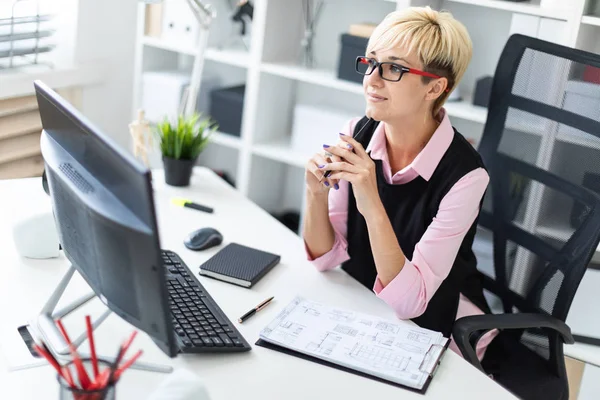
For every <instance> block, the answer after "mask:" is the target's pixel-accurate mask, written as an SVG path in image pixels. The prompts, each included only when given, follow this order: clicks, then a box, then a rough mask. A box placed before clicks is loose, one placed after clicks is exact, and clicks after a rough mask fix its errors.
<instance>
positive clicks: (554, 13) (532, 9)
mask: <svg viewBox="0 0 600 400" xmlns="http://www.w3.org/2000/svg"><path fill="white" fill-rule="evenodd" d="M448 1H449V2H451V3H463V4H471V5H474V6H481V7H486V8H495V9H497V10H504V11H512V12H516V13H520V14H529V15H536V16H538V17H547V18H553V19H559V20H562V21H566V20H567V18H568V16H569V13H568V12H567V10H566V9H559V8H541V7H540V6H539V5H538V4H530V3H527V2H524V3H517V2H511V1H506V0H448Z"/></svg>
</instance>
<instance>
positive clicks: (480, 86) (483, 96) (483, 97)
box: [473, 76, 494, 107]
mask: <svg viewBox="0 0 600 400" xmlns="http://www.w3.org/2000/svg"><path fill="white" fill-rule="evenodd" d="M493 82H494V78H493V77H492V76H484V77H482V78H479V79H477V82H476V83H475V94H474V96H473V105H475V106H481V107H487V106H488V105H489V102H490V95H491V94H492V83H493Z"/></svg>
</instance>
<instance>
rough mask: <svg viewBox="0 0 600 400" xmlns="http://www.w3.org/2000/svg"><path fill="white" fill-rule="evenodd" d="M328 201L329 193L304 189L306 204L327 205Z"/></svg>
mask: <svg viewBox="0 0 600 400" xmlns="http://www.w3.org/2000/svg"><path fill="white" fill-rule="evenodd" d="M328 200H329V191H325V190H319V191H318V192H313V191H312V190H310V189H309V188H306V201H307V202H309V203H310V202H321V203H322V202H325V203H327V202H328Z"/></svg>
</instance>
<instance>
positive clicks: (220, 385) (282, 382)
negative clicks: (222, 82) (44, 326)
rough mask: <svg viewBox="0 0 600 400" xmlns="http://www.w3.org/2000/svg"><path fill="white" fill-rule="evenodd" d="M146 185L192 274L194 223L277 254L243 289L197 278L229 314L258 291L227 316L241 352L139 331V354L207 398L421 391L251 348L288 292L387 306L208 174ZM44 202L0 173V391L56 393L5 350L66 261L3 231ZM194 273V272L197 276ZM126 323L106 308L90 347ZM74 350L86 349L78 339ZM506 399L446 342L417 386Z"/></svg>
mask: <svg viewBox="0 0 600 400" xmlns="http://www.w3.org/2000/svg"><path fill="white" fill-rule="evenodd" d="M154 189H155V192H156V196H155V197H156V206H157V214H158V225H159V229H160V234H161V246H162V248H165V249H170V250H173V251H175V252H177V253H178V254H179V255H180V256H181V257H182V258H183V260H184V261H185V262H186V263H187V264H188V266H189V267H190V269H191V270H192V272H194V273H196V274H197V271H198V266H199V265H200V264H201V263H202V262H203V261H205V260H206V259H208V258H209V257H210V256H212V255H213V254H215V253H216V252H217V251H218V250H219V249H220V248H221V247H222V246H219V247H216V248H213V249H210V250H207V251H205V252H192V251H190V250H187V249H186V248H185V247H184V246H183V243H182V240H183V238H184V236H185V235H186V234H187V233H188V232H190V231H192V230H195V229H198V228H200V227H204V226H212V227H215V228H217V229H218V230H220V231H221V232H222V233H223V236H224V238H225V240H224V243H223V245H224V244H226V243H229V242H234V241H235V242H239V243H242V244H246V245H249V246H254V247H257V248H261V249H264V250H267V251H271V252H275V253H279V254H281V256H282V258H281V263H280V264H279V265H278V266H276V267H275V268H274V269H273V270H272V271H271V272H270V273H269V274H267V275H266V276H265V277H264V278H263V280H261V281H260V282H259V283H258V284H257V285H256V286H255V287H253V288H252V289H245V288H241V287H237V286H234V285H230V284H227V283H224V282H220V281H216V280H212V279H209V278H205V277H199V279H200V281H201V282H202V284H203V285H204V286H205V287H206V289H207V290H208V291H209V292H210V293H211V295H212V296H213V297H214V299H215V300H216V301H217V303H218V304H219V305H220V306H221V308H222V309H223V310H224V312H225V313H226V314H227V315H228V317H229V318H230V319H231V320H233V321H237V318H238V317H239V316H240V315H242V314H243V313H244V312H246V311H247V310H248V309H249V308H251V307H253V306H254V305H256V304H258V303H259V302H260V301H261V300H263V299H265V298H267V297H268V296H271V295H274V296H275V301H274V303H273V304H272V305H270V306H269V307H267V308H266V309H265V310H263V311H261V312H260V313H259V314H257V315H255V316H254V317H252V318H251V319H250V320H248V321H247V322H246V323H244V324H243V325H240V324H237V322H236V326H238V328H239V330H240V332H241V333H242V335H243V336H244V337H245V338H246V340H248V342H249V343H251V344H252V345H253V349H252V350H251V351H250V352H247V353H238V354H225V355H224V354H220V355H214V354H213V355H184V356H179V357H177V358H175V359H169V358H168V357H166V356H164V355H163V354H162V353H161V352H160V350H158V348H157V347H156V346H155V345H154V344H153V343H152V342H151V340H150V339H149V338H148V337H147V336H146V335H145V334H143V333H142V332H140V335H138V338H137V339H136V341H135V342H134V346H132V349H138V348H143V349H144V351H145V353H144V356H143V357H142V360H143V361H147V362H159V363H164V364H170V365H173V366H175V367H186V368H188V369H190V370H192V371H193V372H195V373H196V374H197V375H198V377H199V379H201V380H203V382H204V384H205V385H206V387H207V388H208V390H209V392H210V394H211V398H212V399H214V400H220V399H228V400H230V399H261V400H266V399H281V398H286V399H290V400H291V399H302V400H306V399H316V398H331V399H333V398H339V399H344V400H349V399H367V398H380V399H384V398H402V399H421V398H423V396H422V395H420V394H417V393H414V392H411V391H407V390H403V389H399V388H396V387H393V386H391V385H387V384H383V383H379V382H376V381H373V380H370V379H366V378H361V377H357V376H356V375H353V374H349V373H346V372H342V371H339V370H336V369H333V368H328V367H325V366H322V365H319V364H316V363H313V362H309V361H305V360H302V359H299V358H296V357H292V356H288V355H284V354H281V353H279V352H275V351H272V350H267V349H264V348H262V347H258V346H254V342H255V341H256V340H257V338H258V333H259V331H260V330H261V328H262V327H263V326H264V325H265V324H267V322H268V321H270V320H271V319H272V318H274V316H275V315H276V314H277V312H278V311H279V309H280V308H281V307H283V306H284V305H285V304H287V303H288V302H289V301H290V300H291V299H292V298H293V296H294V295H296V294H301V295H304V296H305V297H307V298H310V299H315V300H318V301H323V302H326V303H329V304H337V305H341V306H344V307H349V308H354V309H356V310H357V311H361V312H366V313H371V314H376V315H379V316H382V317H386V318H395V316H394V313H393V312H392V310H391V309H390V308H389V307H388V306H387V305H386V304H385V303H383V302H382V301H381V300H379V299H378V298H377V297H376V296H375V295H374V294H373V293H372V292H371V291H369V290H368V289H366V288H364V287H363V286H362V285H360V284H359V283H357V282H356V281H354V280H353V279H352V278H350V277H349V276H347V275H346V273H345V272H343V271H341V270H335V271H331V272H328V273H319V272H318V271H317V270H316V269H315V268H314V267H313V266H312V265H310V264H309V263H308V262H307V261H306V258H305V254H304V249H303V243H302V241H301V239H300V238H299V237H298V236H297V235H295V234H294V233H293V232H291V231H290V230H288V229H287V228H286V227H284V226H283V225H282V224H280V223H279V222H278V221H277V220H275V219H274V218H272V217H271V216H270V215H268V213H266V212H265V211H264V210H262V209H261V208H259V207H258V206H256V205H255V204H253V203H251V202H250V201H249V200H247V199H246V198H244V197H243V196H242V195H240V194H239V193H238V192H237V191H235V190H234V189H233V188H231V187H230V186H228V185H227V184H226V183H225V182H224V181H222V180H221V179H220V178H218V177H217V176H216V175H214V174H213V173H212V172H210V171H207V170H204V169H202V168H196V170H195V172H194V176H193V178H192V184H191V186H190V187H189V188H185V189H180V188H173V187H168V186H166V185H165V184H164V181H163V177H162V174H160V173H155V175H154ZM173 196H185V197H188V198H192V199H194V200H196V201H197V202H199V203H203V204H207V205H210V206H213V207H214V208H215V213H214V214H206V213H202V212H198V211H195V210H191V209H187V208H178V207H175V206H173V205H171V204H170V202H169V199H170V198H171V197H173ZM48 206H49V198H48V197H47V196H46V195H45V194H44V193H43V191H42V188H41V182H40V179H25V180H15V181H0V221H1V224H0V254H1V255H2V258H1V259H0V312H1V315H2V322H1V323H0V340H1V341H0V347H2V346H3V347H2V348H1V349H0V355H1V354H4V355H5V359H4V360H2V358H1V357H0V382H1V383H0V398H7V399H40V398H50V399H52V398H57V393H58V384H57V382H56V377H55V373H54V372H53V370H52V369H51V368H50V367H48V366H44V367H40V368H36V369H29V370H23V371H11V372H9V370H8V367H9V366H10V365H12V364H11V363H10V362H9V360H8V359H9V358H10V357H9V355H14V354H15V353H16V350H17V347H19V346H21V347H23V348H24V345H22V344H20V343H19V342H18V340H13V338H15V337H16V334H15V331H16V327H17V326H18V325H21V324H23V323H24V322H26V321H27V319H28V318H29V317H30V316H33V315H35V314H36V313H37V312H39V310H40V308H41V306H42V305H43V304H44V302H45V300H46V299H47V297H48V296H49V294H50V293H51V292H52V290H53V289H54V287H55V285H56V284H57V282H58V281H59V280H60V278H61V276H62V275H63V273H64V272H65V271H66V269H67V267H68V262H67V260H66V259H64V258H60V259H54V260H45V261H42V260H30V259H24V258H20V257H19V256H18V255H17V254H16V251H15V249H14V246H13V243H12V237H11V234H10V226H11V220H12V219H14V218H18V217H19V215H22V213H31V212H33V211H34V210H39V209H43V208H44V207H46V208H47V207H48ZM198 276H199V275H198ZM77 278H78V279H74V280H73V281H72V282H71V287H69V289H68V291H67V294H66V295H65V297H70V296H74V295H75V294H76V293H78V292H81V293H83V292H85V291H86V286H87V285H86V284H85V282H84V281H83V280H82V279H81V278H79V277H78V276H77ZM92 303H93V304H90V305H89V306H86V307H87V308H88V310H85V311H84V310H82V313H81V314H80V315H72V316H68V317H67V318H66V319H65V322H66V323H68V324H69V325H67V330H69V331H70V330H71V329H72V330H73V331H74V330H75V328H74V327H73V326H74V325H81V324H80V322H81V321H82V320H83V317H82V315H83V313H84V312H85V313H88V312H89V313H92V314H94V315H95V314H96V313H97V312H98V311H101V310H102V307H103V306H102V305H101V303H100V302H99V301H97V300H92ZM131 330H132V327H131V325H129V324H127V323H125V322H124V321H122V320H121V319H120V318H119V317H116V316H114V315H111V316H110V317H109V318H108V319H107V320H106V321H105V322H104V324H102V325H101V326H100V328H99V329H97V330H96V333H95V336H96V340H97V343H98V344H97V346H98V347H99V350H98V351H99V353H101V354H102V353H103V354H107V355H110V356H113V355H114V354H115V353H116V350H117V344H118V343H120V341H121V340H122V339H123V338H124V337H125V336H126V335H127V334H128V333H130V332H131ZM82 348H84V349H87V343H84V344H83V346H82ZM165 377H166V375H164V374H159V373H153V372H144V371H135V370H128V371H127V372H126V373H125V374H124V375H123V377H122V379H121V382H120V384H119V386H118V389H117V398H120V399H144V398H146V397H147V396H148V395H149V393H151V392H152V390H153V389H154V388H155V387H157V386H158V384H159V383H160V382H161V381H162V380H163V379H165ZM483 397H485V398H486V399H513V398H514V397H513V396H512V395H511V394H509V393H508V392H507V391H506V390H505V389H503V388H502V387H501V386H499V385H498V384H496V383H495V382H494V381H492V380H491V379H490V378H488V377H487V376H485V375H484V374H482V373H481V372H479V371H478V370H477V369H475V368H474V367H472V366H471V365H470V364H468V363H467V362H466V361H464V360H463V359H462V358H461V357H460V356H458V355H457V354H455V353H453V352H452V351H451V350H448V352H447V353H446V355H445V356H444V358H443V360H442V363H441V365H440V367H439V369H438V371H437V373H436V375H435V377H434V379H433V381H432V383H431V385H430V387H429V389H428V391H427V394H426V398H430V399H448V398H457V399H458V398H460V399H480V398H483Z"/></svg>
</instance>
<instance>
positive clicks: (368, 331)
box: [256, 296, 449, 393]
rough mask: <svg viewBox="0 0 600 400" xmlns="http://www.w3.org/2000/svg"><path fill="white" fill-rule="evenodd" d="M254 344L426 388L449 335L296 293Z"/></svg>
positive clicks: (394, 382) (416, 388)
mask: <svg viewBox="0 0 600 400" xmlns="http://www.w3.org/2000/svg"><path fill="white" fill-rule="evenodd" d="M259 338H260V339H259V340H258V341H257V342H256V345H257V346H262V347H266V348H269V349H273V350H277V351H280V352H283V353H286V354H290V355H293V356H297V357H300V358H304V359H307V360H310V361H315V362H318V363H320V364H324V365H327V366H330V367H333V368H337V369H341V370H344V371H346V372H350V373H354V374H357V375H360V376H363V377H367V378H370V379H375V380H378V381H381V382H385V383H388V384H392V385H396V386H399V387H403V388H405V389H409V390H413V391H417V392H419V393H425V392H426V390H427V387H428V386H429V383H430V382H431V380H432V378H433V376H434V374H435V371H436V370H437V367H438V365H439V363H440V360H441V357H442V355H443V354H444V353H445V351H446V350H447V348H448V344H449V340H448V339H447V338H445V337H443V335H442V334H441V333H439V332H435V331H431V330H428V329H423V328H420V327H418V326H416V325H414V324H412V323H409V322H405V321H401V320H385V319H382V318H379V317H376V316H372V315H367V314H361V313H357V312H354V311H351V310H347V309H342V308H338V307H331V306H328V305H325V304H322V303H318V302H315V301H310V300H306V299H304V298H302V297H299V296H298V297H296V298H294V300H293V301H292V302H291V303H290V304H288V305H287V306H286V307H285V308H284V309H283V310H282V311H281V312H280V313H279V315H278V316H277V317H276V318H275V319H274V320H273V321H272V322H271V323H270V324H269V325H267V326H266V327H265V328H264V329H263V330H262V331H261V332H260V335H259Z"/></svg>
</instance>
